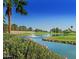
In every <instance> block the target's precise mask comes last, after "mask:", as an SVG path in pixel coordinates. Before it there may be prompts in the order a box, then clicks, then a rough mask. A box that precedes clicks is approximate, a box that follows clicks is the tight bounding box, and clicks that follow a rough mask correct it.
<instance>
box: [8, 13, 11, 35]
mask: <svg viewBox="0 0 79 59" xmlns="http://www.w3.org/2000/svg"><path fill="white" fill-rule="evenodd" d="M10 32H11V17H10V14H9V15H8V33H9V34H10Z"/></svg>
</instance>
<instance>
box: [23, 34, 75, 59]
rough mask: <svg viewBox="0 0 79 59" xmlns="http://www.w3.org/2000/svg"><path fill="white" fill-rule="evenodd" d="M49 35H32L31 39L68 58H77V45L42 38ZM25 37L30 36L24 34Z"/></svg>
mask: <svg viewBox="0 0 79 59" xmlns="http://www.w3.org/2000/svg"><path fill="white" fill-rule="evenodd" d="M47 36H49V35H41V36H36V37H31V39H32V40H33V41H35V42H37V43H39V44H41V45H44V46H46V47H48V49H49V50H51V51H54V52H56V53H57V54H59V55H61V56H64V57H67V58H68V59H76V46H75V45H70V44H63V43H56V42H48V41H43V40H42V38H45V37H47ZM23 38H28V37H27V36H24V37H23Z"/></svg>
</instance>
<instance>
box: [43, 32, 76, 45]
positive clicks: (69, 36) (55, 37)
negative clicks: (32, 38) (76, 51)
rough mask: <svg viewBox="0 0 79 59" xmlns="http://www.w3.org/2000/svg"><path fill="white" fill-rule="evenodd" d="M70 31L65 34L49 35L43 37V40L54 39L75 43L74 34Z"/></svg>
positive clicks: (55, 40)
mask: <svg viewBox="0 0 79 59" xmlns="http://www.w3.org/2000/svg"><path fill="white" fill-rule="evenodd" d="M71 34H72V33H70V34H69V35H66V36H51V37H48V38H44V39H43V40H45V41H54V42H61V43H69V44H76V35H75V34H72V35H71Z"/></svg>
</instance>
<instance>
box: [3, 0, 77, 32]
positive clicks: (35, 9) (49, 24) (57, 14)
mask: <svg viewBox="0 0 79 59" xmlns="http://www.w3.org/2000/svg"><path fill="white" fill-rule="evenodd" d="M27 1H28V5H27V6H25V7H24V8H25V9H26V10H27V12H28V15H25V16H24V15H20V14H16V12H15V8H14V7H13V9H12V19H11V22H12V23H15V24H17V25H25V26H27V27H33V28H34V29H35V28H39V29H43V30H48V31H49V30H50V29H51V28H54V27H59V28H61V29H66V28H68V27H70V26H73V27H74V30H75V28H76V0H27ZM5 10H6V8H4V11H3V12H4V13H5Z"/></svg>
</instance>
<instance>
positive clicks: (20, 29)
mask: <svg viewBox="0 0 79 59" xmlns="http://www.w3.org/2000/svg"><path fill="white" fill-rule="evenodd" d="M26 30H27V28H26V26H19V31H26Z"/></svg>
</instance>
